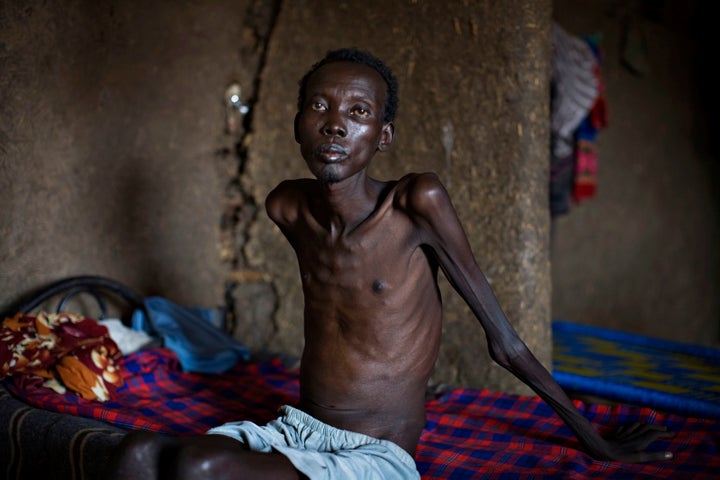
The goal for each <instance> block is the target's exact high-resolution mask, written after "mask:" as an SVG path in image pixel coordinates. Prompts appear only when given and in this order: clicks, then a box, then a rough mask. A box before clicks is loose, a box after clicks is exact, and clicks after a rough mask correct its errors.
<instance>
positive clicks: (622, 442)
mask: <svg viewBox="0 0 720 480" xmlns="http://www.w3.org/2000/svg"><path fill="white" fill-rule="evenodd" d="M672 436H673V434H672V433H670V432H668V431H667V428H666V427H664V426H662V425H650V424H645V423H634V424H632V425H630V426H626V427H620V428H618V429H617V430H615V431H613V432H610V433H609V434H608V435H606V436H605V440H606V441H607V443H608V448H609V452H608V453H607V455H606V457H607V458H601V460H611V461H616V462H626V463H641V462H655V461H659V460H669V459H671V458H672V457H673V454H672V452H646V451H645V449H646V448H647V447H648V445H650V444H651V443H652V442H654V441H655V440H658V439H660V438H670V437H672ZM603 456H604V457H605V455H603Z"/></svg>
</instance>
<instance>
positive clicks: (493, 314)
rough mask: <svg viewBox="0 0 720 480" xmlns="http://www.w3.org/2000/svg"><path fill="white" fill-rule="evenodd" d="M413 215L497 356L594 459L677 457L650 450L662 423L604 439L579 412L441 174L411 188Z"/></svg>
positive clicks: (659, 435)
mask: <svg viewBox="0 0 720 480" xmlns="http://www.w3.org/2000/svg"><path fill="white" fill-rule="evenodd" d="M408 207H409V212H410V215H412V216H413V217H414V219H415V221H416V222H417V223H418V224H419V225H420V226H421V227H422V235H423V237H424V238H423V239H422V240H423V242H424V243H426V244H427V245H429V246H430V247H432V249H433V251H434V252H435V254H436V256H437V260H438V262H439V265H440V268H441V269H442V271H443V273H444V274H445V276H446V277H447V279H448V281H449V282H450V283H451V285H452V286H453V288H454V289H455V290H456V291H457V292H458V293H459V294H460V295H461V296H462V298H463V299H464V300H465V302H466V303H467V304H468V306H469V307H470V309H471V310H472V312H473V313H474V314H475V316H476V317H477V319H478V321H479V322H480V324H481V325H482V327H483V329H484V330H485V334H486V338H487V342H488V349H489V353H490V356H491V358H492V359H493V360H494V361H495V362H497V363H498V364H499V365H500V366H502V367H503V368H505V369H507V370H508V371H510V372H511V373H513V374H514V375H515V376H516V377H518V378H519V379H520V380H521V381H523V382H524V383H525V384H527V385H528V386H529V387H530V388H532V389H533V391H535V392H536V393H537V394H538V395H539V396H540V397H541V398H542V399H543V400H545V401H546V402H547V403H548V404H549V405H550V406H551V407H552V408H553V409H554V410H555V411H556V412H557V414H558V415H559V416H560V417H561V418H562V420H563V421H564V422H565V423H566V424H567V425H568V427H569V428H570V429H571V430H572V431H573V433H574V434H575V435H576V436H577V438H578V440H579V441H580V443H581V444H582V445H583V447H584V448H585V449H586V451H587V452H588V453H590V454H591V455H592V456H593V457H594V458H596V459H599V460H615V461H625V462H646V461H654V460H663V459H668V458H671V457H672V454H671V453H670V452H645V451H644V450H645V448H647V446H648V445H649V444H650V443H651V442H653V441H654V440H656V439H658V438H662V437H667V436H669V435H670V434H668V433H667V431H666V429H665V428H664V427H662V426H658V425H634V426H632V427H629V428H624V429H623V428H621V429H618V430H617V431H616V432H613V434H611V435H610V436H608V437H607V438H603V437H602V436H601V435H600V434H599V433H598V432H597V431H596V430H595V428H594V427H593V426H592V424H591V423H590V422H589V421H588V420H587V419H586V418H585V417H584V416H583V415H582V414H581V413H580V412H579V411H578V409H577V408H575V406H574V405H573V403H572V400H571V399H570V398H569V397H568V396H567V394H566V393H565V391H564V390H563V389H562V388H561V387H560V385H559V384H558V383H557V382H556V381H555V379H554V378H553V377H552V375H551V374H550V372H548V370H547V369H546V368H545V367H544V366H543V365H542V364H541V363H540V362H539V361H538V360H537V358H536V357H535V356H534V355H533V354H532V352H531V351H530V350H529V349H528V347H527V346H526V345H525V343H524V342H523V341H522V340H521V339H520V338H519V336H518V335H517V332H516V331H515V329H514V328H513V327H512V325H511V324H510V322H509V321H508V320H507V318H506V316H505V313H504V312H503V310H502V308H501V306H500V304H499V302H498V300H497V297H496V296H495V294H494V292H493V291H492V288H491V287H490V285H489V283H488V281H487V279H486V278H485V275H484V274H483V273H482V271H481V269H480V267H479V266H478V264H477V262H476V260H475V257H474V255H473V253H472V250H471V247H470V244H469V242H468V239H467V235H466V234H465V231H464V229H463V228H462V225H461V223H460V220H459V219H458V216H457V213H456V211H455V209H454V207H453V206H452V202H451V200H450V197H449V195H448V193H447V191H446V190H445V188H444V187H443V186H442V184H441V183H440V181H439V180H438V178H437V177H436V176H435V175H432V174H423V175H422V176H420V177H418V179H416V181H415V183H414V185H413V187H412V188H411V190H410V192H409V200H408Z"/></svg>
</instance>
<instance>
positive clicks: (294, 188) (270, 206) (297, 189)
mask: <svg viewBox="0 0 720 480" xmlns="http://www.w3.org/2000/svg"><path fill="white" fill-rule="evenodd" d="M316 186H317V181H315V180H313V179H310V178H297V179H290V180H283V181H282V182H280V183H279V184H278V185H277V186H276V187H275V188H274V189H272V191H271V192H270V193H269V194H268V196H267V197H266V198H265V209H266V211H267V213H268V215H269V216H270V218H271V219H273V220H274V221H276V222H278V221H283V220H285V221H287V220H290V218H289V217H295V215H296V212H297V210H298V208H300V206H301V205H302V204H304V202H305V199H306V198H307V196H308V194H309V192H312V189H314V188H316Z"/></svg>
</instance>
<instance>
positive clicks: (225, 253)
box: [217, 0, 282, 347]
mask: <svg viewBox="0 0 720 480" xmlns="http://www.w3.org/2000/svg"><path fill="white" fill-rule="evenodd" d="M281 4H282V2H281V1H280V0H276V1H274V2H272V3H268V2H264V1H263V0H258V1H256V2H254V3H253V4H252V5H250V7H248V9H247V12H246V15H245V19H246V20H245V30H246V32H250V33H249V38H248V39H246V40H249V43H251V44H252V46H251V47H250V50H251V51H252V52H254V55H256V56H257V57H256V58H257V59H258V61H257V67H256V70H255V72H254V75H253V82H252V86H251V87H250V89H248V91H249V95H248V97H247V99H246V101H245V102H246V103H245V105H246V106H247V107H248V108H247V112H246V113H244V115H242V122H241V125H240V126H239V132H237V133H236V134H235V135H236V137H237V140H236V141H235V142H234V146H233V148H228V147H225V148H222V149H220V150H219V151H218V152H217V153H218V156H220V157H222V158H229V157H231V156H232V158H233V159H234V161H235V163H236V170H235V172H234V174H233V175H232V177H231V178H230V179H229V181H228V182H227V185H226V187H225V200H224V208H223V213H222V215H221V219H220V236H221V245H220V256H221V259H222V261H223V263H224V264H225V265H226V266H227V268H228V271H227V275H226V278H225V280H224V301H225V309H226V318H225V328H226V331H227V332H228V333H229V334H231V335H235V336H239V337H242V338H243V341H248V342H249V344H250V345H251V346H253V347H254V346H256V345H253V344H258V343H259V344H262V345H263V346H264V344H265V343H266V342H267V340H268V339H269V338H271V337H272V336H273V335H274V333H275V332H276V331H277V329H278V326H277V323H276V322H275V321H274V312H275V311H276V310H277V306H278V300H277V298H278V295H277V291H276V287H275V285H274V284H273V283H272V281H270V279H268V278H267V275H266V274H264V273H263V272H259V271H255V270H252V269H251V268H249V266H248V265H249V262H248V259H247V257H246V254H245V252H244V248H243V247H244V245H245V244H246V243H247V241H248V238H249V236H250V229H251V228H252V226H253V224H254V223H255V221H256V220H257V216H258V212H259V210H260V207H259V206H258V204H257V202H256V201H255V198H254V197H253V195H252V193H251V192H247V191H245V189H244V188H243V186H242V180H241V179H242V177H243V175H244V174H245V167H246V164H247V159H248V148H249V144H250V138H251V135H252V133H253V116H254V106H255V105H256V103H257V100H258V95H259V91H260V83H261V77H262V72H263V70H264V69H265V66H266V61H267V51H268V44H269V42H270V39H271V38H272V33H273V31H274V29H275V25H276V22H277V18H278V15H279V13H280V7H281ZM265 9H267V10H265ZM268 11H269V12H270V13H269V15H268V14H267V12H268ZM243 303H247V304H245V305H242V304H243ZM239 304H241V305H239ZM243 307H244V308H243ZM239 311H242V312H243V313H244V314H246V315H248V316H249V317H250V318H249V319H247V321H244V325H245V326H248V325H256V326H257V325H266V326H270V328H271V332H270V333H271V334H270V335H267V334H266V335H263V334H262V333H258V332H257V329H254V330H255V341H253V340H251V339H248V338H246V337H247V335H246V334H241V333H242V332H239V331H238V330H243V325H239V324H238V321H239V320H241V319H238V312H239ZM268 313H269V314H268ZM260 316H262V317H264V318H262V319H261V320H260V319H258V318H257V317H260ZM246 333H247V332H246Z"/></svg>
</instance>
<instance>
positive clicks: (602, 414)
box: [6, 349, 720, 480]
mask: <svg viewBox="0 0 720 480" xmlns="http://www.w3.org/2000/svg"><path fill="white" fill-rule="evenodd" d="M121 366H122V370H123V371H124V385H123V387H121V388H119V389H118V391H117V394H118V395H117V400H114V401H109V402H105V403H99V402H93V401H88V400H84V399H82V398H80V397H78V396H75V395H69V394H67V395H60V394H57V393H55V392H52V391H48V389H46V388H42V387H40V386H39V385H19V384H18V383H17V382H15V381H13V379H12V377H11V378H10V379H9V381H6V387H7V388H8V390H11V391H12V392H13V393H14V394H15V395H17V396H19V397H21V398H23V399H24V400H25V401H26V402H28V403H30V404H32V405H35V406H38V407H41V408H45V409H48V410H53V411H58V412H63V413H70V414H73V415H80V416H85V417H91V418H96V419H100V420H104V421H106V422H109V423H112V424H115V425H119V426H122V427H126V428H131V429H146V430H152V431H157V432H166V433H171V434H176V435H190V434H198V433H202V432H204V431H205V430H207V429H208V428H209V427H212V426H215V425H219V424H221V423H224V422H226V421H230V420H238V419H248V420H253V421H256V422H265V421H268V420H270V419H272V418H274V417H275V416H276V409H277V407H278V406H280V405H282V404H285V403H293V402H294V401H295V400H296V398H297V394H298V376H297V372H296V371H295V370H292V369H289V368H287V367H286V366H285V365H284V364H283V362H281V361H280V360H279V359H271V360H269V361H265V362H262V363H250V364H239V365H237V366H236V367H235V368H234V369H232V370H231V371H229V372H227V373H224V374H216V375H198V374H193V373H184V372H182V371H181V370H180V366H179V364H178V361H177V358H176V357H175V355H174V354H173V353H172V352H170V351H169V350H166V349H151V350H146V351H144V352H142V353H137V354H133V355H129V356H127V357H125V359H124V360H123V362H122V365H121ZM577 406H578V408H580V409H581V411H583V412H584V413H585V415H586V416H587V417H588V418H589V419H590V420H591V422H593V423H594V424H595V425H596V426H598V427H599V428H605V426H615V425H620V424H625V423H632V422H634V421H644V422H652V423H660V424H663V425H666V426H667V427H668V428H669V429H670V430H671V431H672V432H674V433H675V436H674V438H672V439H669V440H663V441H659V442H657V444H655V445H653V448H656V449H658V450H670V451H672V452H674V453H675V458H674V459H672V460H670V461H667V462H659V463H652V464H632V465H629V464H621V463H613V462H598V461H594V460H592V459H591V458H590V457H588V456H587V455H586V454H584V453H583V452H582V451H580V450H579V448H580V447H579V445H578V443H577V441H576V440H575V437H574V436H573V435H572V433H571V432H570V430H569V429H568V428H567V427H565V425H564V424H563V423H562V422H561V420H560V419H559V418H558V417H557V416H556V415H555V414H554V412H553V411H552V409H551V408H550V407H549V406H548V405H547V404H545V403H544V402H543V401H541V400H539V399H538V398H535V397H523V396H514V395H507V394H501V393H495V392H490V391H486V390H477V389H468V388H465V389H455V390H452V391H450V392H448V393H446V394H444V395H442V396H440V397H439V398H437V399H435V400H431V401H429V402H428V404H427V415H428V422H427V426H426V428H425V430H424V432H423V434H422V437H421V439H420V444H419V446H418V452H417V455H416V461H417V464H418V469H419V470H420V473H421V474H422V476H423V479H438V478H443V479H445V478H446V479H482V478H488V479H507V480H511V479H538V478H543V479H547V478H602V479H633V480H637V479H658V478H672V479H685V478H688V479H693V480H701V479H710V478H718V476H717V475H718V474H717V472H720V422H718V421H711V420H702V419H696V418H686V417H681V416H677V415H665V414H660V413H658V412H656V411H654V410H651V409H647V408H640V407H631V406H627V405H620V406H612V407H611V406H603V405H593V404H585V403H581V402H577Z"/></svg>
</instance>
